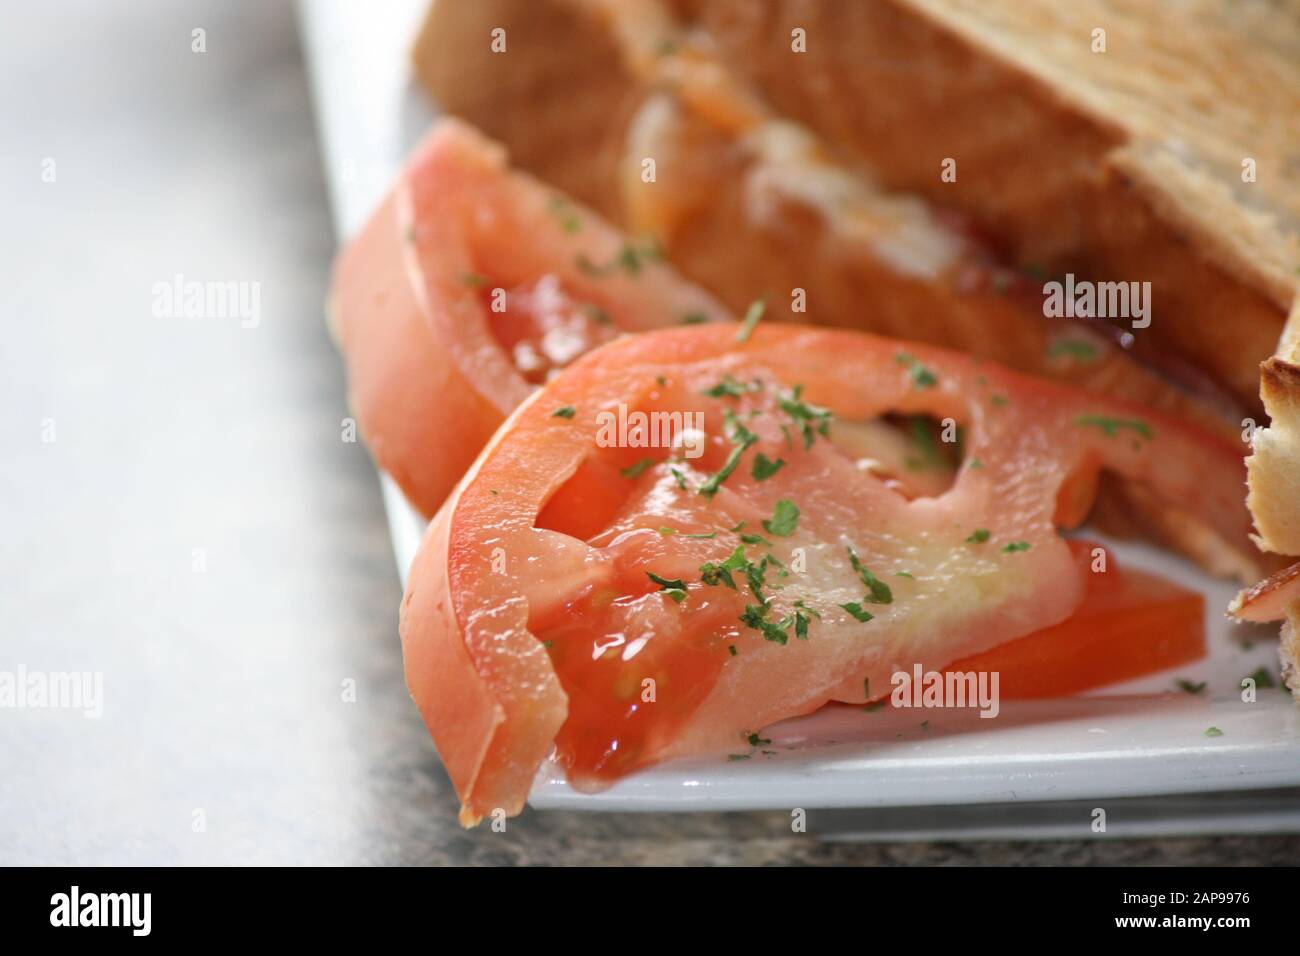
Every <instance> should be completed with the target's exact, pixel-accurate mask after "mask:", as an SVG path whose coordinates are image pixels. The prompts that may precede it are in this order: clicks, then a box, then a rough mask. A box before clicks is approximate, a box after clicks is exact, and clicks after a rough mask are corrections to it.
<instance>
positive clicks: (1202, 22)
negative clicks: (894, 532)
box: [679, 0, 1300, 400]
mask: <svg viewBox="0 0 1300 956" xmlns="http://www.w3.org/2000/svg"><path fill="white" fill-rule="evenodd" d="M679 6H680V7H681V8H683V9H685V10H686V12H687V13H688V14H689V15H690V16H692V17H694V18H695V19H696V21H697V22H698V24H699V25H700V26H701V27H703V28H704V29H706V30H707V31H708V34H709V36H710V38H711V40H712V41H713V42H714V43H715V45H716V46H717V48H718V50H719V53H720V56H721V57H722V58H723V59H724V60H725V61H726V62H727V63H728V64H729V65H730V66H731V67H732V68H733V69H735V70H736V71H738V72H740V73H742V74H743V75H744V76H746V77H747V78H748V79H749V80H751V81H752V82H753V83H754V84H755V85H756V87H757V88H759V89H761V90H762V92H763V93H764V95H765V96H767V97H768V98H769V99H770V100H771V102H773V103H774V104H775V105H776V107H777V108H778V109H780V110H782V111H783V112H785V113H787V114H788V115H791V116H798V117H800V119H801V121H802V122H804V123H806V124H807V125H808V126H810V127H811V128H812V129H814V130H816V131H817V132H818V133H819V134H820V135H822V136H823V138H825V139H826V140H827V141H829V142H831V143H833V144H834V145H835V146H836V147H837V148H838V149H841V150H844V151H845V152H846V153H847V154H849V155H850V156H852V157H853V158H854V159H856V160H858V161H860V162H862V163H865V164H866V165H867V166H868V167H869V168H870V169H871V170H872V171H873V173H874V174H875V175H876V176H878V177H879V178H880V179H881V181H882V182H883V183H885V184H886V185H887V186H890V187H893V188H897V189H905V190H909V191H915V192H919V193H921V194H923V195H926V196H929V197H930V198H932V199H933V200H935V201H937V202H943V203H946V204H948V205H951V206H955V207H957V208H959V209H961V210H963V211H965V212H966V213H968V214H970V215H971V216H973V217H974V218H975V220H976V222H977V223H978V224H979V225H980V226H981V227H983V228H985V229H988V230H989V231H991V232H992V233H993V234H994V235H996V236H998V237H999V238H1000V239H1002V240H1003V241H1005V242H1006V243H1007V244H1008V247H1009V248H1010V250H1011V253H1012V255H1013V257H1014V259H1015V261H1016V262H1018V263H1019V264H1021V265H1025V264H1028V263H1031V262H1034V263H1038V264H1040V265H1042V266H1044V267H1045V268H1046V269H1047V271H1049V272H1063V271H1072V272H1074V273H1077V274H1080V275H1084V276H1088V277H1091V278H1101V279H1121V278H1123V279H1141V280H1145V281H1150V282H1151V283H1152V298H1153V308H1152V318H1153V321H1152V324H1151V326H1150V328H1148V329H1146V330H1144V332H1143V337H1144V338H1146V339H1149V340H1151V341H1153V342H1155V343H1158V344H1159V347H1160V350H1161V351H1162V352H1164V353H1167V354H1169V355H1177V356H1180V357H1181V358H1183V359H1185V360H1187V361H1189V362H1191V363H1192V364H1193V365H1195V366H1196V367H1197V368H1200V369H1202V370H1204V371H1206V372H1208V373H1209V374H1210V375H1212V377H1213V378H1214V379H1215V380H1216V381H1218V382H1221V383H1223V384H1224V385H1226V386H1227V387H1229V388H1230V389H1231V390H1232V391H1233V392H1234V393H1235V394H1236V395H1238V396H1239V397H1240V398H1242V399H1243V400H1248V399H1250V398H1251V397H1253V396H1254V395H1255V394H1256V391H1257V388H1258V370H1257V365H1258V363H1259V362H1260V361H1262V360H1263V359H1264V358H1265V357H1267V356H1269V355H1271V354H1272V353H1273V351H1274V348H1275V346H1276V344H1277V341H1278V337H1279V335H1280V333H1281V330H1282V326H1283V322H1284V320H1285V317H1286V314H1287V311H1288V309H1289V308H1290V306H1291V303H1292V301H1293V299H1294V298H1295V286H1296V275H1297V273H1296V269H1297V266H1300V239H1298V238H1297V231H1298V229H1300V162H1298V161H1297V159H1296V156H1295V154H1294V150H1295V144H1296V143H1297V142H1300V19H1297V18H1296V17H1295V16H1294V15H1293V14H1290V13H1289V12H1288V11H1285V10H1279V9H1278V7H1277V4H1275V3H1263V2H1258V3H1251V2H1241V3H1234V2H1225V0H1182V2H1179V3H1175V4H1164V3H1144V4H1137V3H1119V2H1114V0H1074V2H1070V3H1061V2H1058V0H943V2H940V0H851V2H849V0H772V2H767V3H751V2H749V0H705V2H683V3H680V4H679ZM796 30H799V31H802V36H803V38H804V39H803V44H804V46H805V48H806V52H803V53H797V52H794V51H793V50H792V39H791V37H792V31H796ZM1099 31H1100V32H1099ZM945 159H954V160H955V161H956V179H955V181H944V180H943V179H942V178H941V177H940V169H941V164H942V163H943V162H944V160H945Z"/></svg>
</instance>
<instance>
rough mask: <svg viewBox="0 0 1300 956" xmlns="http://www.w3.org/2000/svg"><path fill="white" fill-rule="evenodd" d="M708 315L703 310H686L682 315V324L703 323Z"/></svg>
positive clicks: (707, 319)
mask: <svg viewBox="0 0 1300 956" xmlns="http://www.w3.org/2000/svg"><path fill="white" fill-rule="evenodd" d="M708 321H709V317H708V316H707V315H705V314H704V313H703V312H687V313H686V314H685V315H683V316H682V325H703V324H704V323H706V322H708Z"/></svg>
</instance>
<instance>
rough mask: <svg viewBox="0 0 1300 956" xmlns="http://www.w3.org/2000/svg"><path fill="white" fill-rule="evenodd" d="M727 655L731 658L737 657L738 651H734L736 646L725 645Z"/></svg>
mask: <svg viewBox="0 0 1300 956" xmlns="http://www.w3.org/2000/svg"><path fill="white" fill-rule="evenodd" d="M727 653H728V654H730V655H731V656H732V657H735V656H737V655H738V654H739V653H740V651H738V650H736V645H735V644H728V645H727Z"/></svg>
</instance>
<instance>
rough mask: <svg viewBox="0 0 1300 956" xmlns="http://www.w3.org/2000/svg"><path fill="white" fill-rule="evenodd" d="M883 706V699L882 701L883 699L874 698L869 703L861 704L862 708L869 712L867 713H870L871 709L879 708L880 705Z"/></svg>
mask: <svg viewBox="0 0 1300 956" xmlns="http://www.w3.org/2000/svg"><path fill="white" fill-rule="evenodd" d="M884 706H885V701H883V700H874V701H872V702H871V703H869V704H863V705H862V709H863V710H865V711H866V712H867V713H868V714H869V713H871V712H872V711H875V710H879V709H880V708H881V707H884Z"/></svg>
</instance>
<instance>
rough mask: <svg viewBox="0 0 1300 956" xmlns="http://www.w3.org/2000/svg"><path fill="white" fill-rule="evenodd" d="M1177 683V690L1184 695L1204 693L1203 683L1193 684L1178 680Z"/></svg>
mask: <svg viewBox="0 0 1300 956" xmlns="http://www.w3.org/2000/svg"><path fill="white" fill-rule="evenodd" d="M1177 683H1178V689H1179V690H1181V691H1182V692H1183V693H1184V694H1200V693H1203V692H1204V691H1205V681H1200V682H1199V683H1194V682H1192V681H1189V680H1179V681H1178V682H1177Z"/></svg>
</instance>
